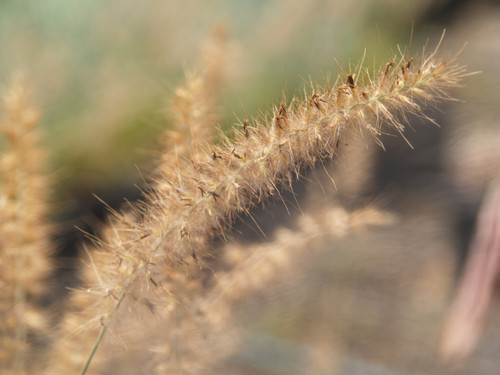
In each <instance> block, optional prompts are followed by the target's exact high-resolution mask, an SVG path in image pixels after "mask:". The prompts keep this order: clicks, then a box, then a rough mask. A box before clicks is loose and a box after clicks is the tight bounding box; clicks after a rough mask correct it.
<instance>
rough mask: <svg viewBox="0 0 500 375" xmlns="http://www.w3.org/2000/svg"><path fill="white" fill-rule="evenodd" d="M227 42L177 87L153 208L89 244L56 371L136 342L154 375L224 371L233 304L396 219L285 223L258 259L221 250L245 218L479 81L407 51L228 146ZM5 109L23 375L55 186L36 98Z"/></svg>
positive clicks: (247, 126)
mask: <svg viewBox="0 0 500 375" xmlns="http://www.w3.org/2000/svg"><path fill="white" fill-rule="evenodd" d="M224 43H225V42H224V35H223V33H222V32H221V31H218V32H216V33H215V34H214V36H213V38H212V39H211V40H210V41H209V43H208V48H207V49H206V50H205V53H204V55H203V57H202V58H201V61H202V62H201V68H200V69H199V72H198V73H195V74H191V75H188V77H187V82H186V84H185V86H183V87H181V88H179V89H178V90H176V92H175V98H174V101H173V112H174V116H173V117H174V120H175V124H176V125H175V126H174V127H173V129H171V130H169V131H167V132H166V133H165V135H164V138H163V139H164V142H163V145H164V146H165V148H166V149H165V150H163V151H162V154H161V157H160V158H159V161H158V165H157V167H156V169H155V171H154V173H153V174H152V176H151V177H150V178H149V181H148V182H149V188H148V191H147V192H146V193H145V195H144V198H143V200H142V201H141V202H139V203H137V204H130V205H129V206H128V207H127V208H125V209H124V210H123V211H120V212H118V211H113V210H112V211H111V214H110V218H109V224H108V225H107V226H106V227H105V228H104V229H103V230H102V234H101V235H100V237H99V238H94V239H93V243H92V244H91V245H87V246H86V247H84V252H83V254H84V256H83V259H84V260H83V262H82V267H81V269H80V276H81V279H82V286H81V288H80V289H79V290H76V291H74V292H73V293H72V295H71V297H70V298H69V301H68V303H67V307H66V311H65V315H64V319H63V320H62V322H61V324H60V327H59V330H58V332H57V333H56V334H55V335H54V336H53V345H52V348H51V352H50V354H49V355H48V364H47V366H46V368H45V373H46V374H54V375H57V374H74V373H81V374H84V373H86V374H91V373H96V374H97V373H102V372H104V371H105V369H106V366H107V365H109V364H108V363H107V360H108V359H109V358H112V357H113V356H119V355H120V354H117V353H119V352H120V351H122V352H123V350H125V349H124V348H126V350H129V352H127V354H126V355H125V356H122V357H120V358H122V359H123V358H124V357H126V356H127V355H129V353H130V352H133V353H136V355H137V356H138V357H140V358H141V360H143V361H145V362H146V363H147V365H148V370H147V372H148V373H174V374H177V373H179V374H180V373H182V374H198V373H202V372H204V371H207V370H208V369H210V368H212V366H216V365H217V363H218V361H220V360H221V359H222V358H224V357H225V356H226V355H228V354H229V353H230V348H231V346H232V343H233V340H237V334H235V335H233V334H232V327H231V325H230V324H228V322H230V318H231V305H232V302H233V301H234V300H236V299H239V298H242V297H244V296H245V294H246V293H249V292H251V291H252V290H256V289H258V288H263V287H264V286H265V285H266V284H267V283H269V282H270V280H271V279H272V277H273V275H274V274H275V273H276V270H278V269H282V268H286V267H287V265H288V264H289V263H290V261H291V260H292V259H293V257H294V256H295V254H296V253H298V252H300V250H301V249H304V248H307V247H308V245H309V244H311V243H314V242H317V241H321V240H322V239H324V238H325V237H327V236H343V235H345V234H347V233H348V232H349V231H351V230H353V229H356V228H358V227H362V226H364V225H367V224H370V223H375V224H377V223H382V222H383V221H384V220H386V219H387V216H385V215H384V214H383V213H381V212H380V211H378V210H375V209H372V208H365V209H360V210H359V211H357V212H352V213H349V212H347V211H346V210H344V209H342V208H339V207H333V208H331V209H324V210H323V211H322V212H321V213H320V214H319V216H317V217H316V218H313V217H311V216H308V215H304V216H302V217H300V218H299V219H298V222H299V224H298V228H299V229H298V231H297V232H296V233H293V232H291V231H289V230H287V229H282V230H280V231H279V232H278V233H277V234H276V237H275V239H274V241H272V242H271V243H270V244H266V245H263V246H259V247H256V248H252V249H245V250H244V251H243V250H242V249H241V248H239V247H238V246H237V245H231V244H229V245H227V246H226V247H224V248H223V249H220V248H219V250H216V249H217V247H216V246H214V243H215V242H216V241H217V240H220V239H225V238H226V232H227V231H229V230H230V229H231V225H232V223H233V222H234V220H235V219H236V218H238V217H239V216H241V215H248V216H249V217H250V218H251V217H252V212H251V210H252V209H253V208H254V207H255V206H257V205H259V204H262V203H263V202H265V201H266V200H268V199H269V198H271V197H272V196H277V197H281V195H280V194H281V192H282V191H284V190H286V189H293V187H292V184H293V182H294V181H295V180H296V179H300V178H301V177H303V176H302V174H303V173H304V171H305V170H307V169H309V168H315V167H317V166H320V165H321V164H322V163H324V162H325V161H327V160H330V159H332V158H333V157H334V156H335V155H336V153H337V150H338V148H339V147H340V146H341V145H342V144H344V143H345V142H346V141H348V138H349V137H352V136H354V137H356V136H359V134H360V133H364V134H369V135H370V136H372V137H373V139H374V140H375V142H377V143H379V144H381V142H380V139H379V137H380V135H382V134H383V133H384V132H386V131H390V132H394V133H396V134H399V135H402V136H403V133H404V130H405V119H406V116H408V115H409V114H413V115H417V116H421V117H424V118H425V114H423V113H422V108H421V106H420V105H421V104H422V103H425V104H435V103H436V102H438V101H440V100H445V99H450V98H449V96H448V95H447V94H446V90H447V89H448V88H450V87H455V86H457V85H459V83H460V80H461V78H462V77H463V76H464V70H463V69H462V68H461V67H459V66H457V65H455V64H454V63H453V61H443V60H440V59H439V58H438V56H437V53H436V52H433V53H431V54H429V55H428V56H422V57H420V58H412V57H409V56H405V55H401V56H399V58H397V59H394V61H390V62H388V63H387V64H385V65H384V66H383V67H381V68H380V69H379V70H378V71H375V72H373V73H371V74H370V72H368V71H366V70H365V69H364V68H362V67H359V68H357V69H355V70H353V71H350V72H348V74H342V75H341V76H340V77H339V78H338V79H337V81H336V82H335V84H333V85H332V86H326V87H320V86H314V85H311V88H310V90H309V91H308V92H307V93H306V94H305V95H304V96H303V97H302V98H298V97H297V98H293V99H292V100H290V101H287V100H285V99H283V100H282V101H281V104H280V105H279V107H276V108H275V109H274V111H273V114H272V115H271V116H269V117H268V118H263V119H260V120H252V121H249V120H244V121H243V122H241V123H240V124H239V126H237V127H236V128H235V129H234V130H233V132H232V133H231V134H230V135H228V136H223V137H222V139H221V140H220V142H219V143H218V144H214V142H213V138H212V137H213V129H214V125H215V122H216V119H217V109H216V108H217V96H218V95H217V93H218V92H219V90H220V89H221V88H222V86H223V66H224V65H223V62H224V56H225V53H224V52H225V44H224ZM5 103H6V116H5V120H4V122H3V124H4V125H3V126H2V130H3V131H4V133H5V134H6V135H7V138H8V140H9V141H10V143H11V148H10V150H9V151H7V152H6V153H5V154H4V156H3V158H2V164H1V168H2V172H3V175H5V176H6V177H7V178H4V179H3V181H4V182H3V185H2V193H1V195H0V209H1V210H2V222H0V230H1V231H2V232H1V234H2V239H1V241H2V242H1V246H2V247H1V251H2V257H3V258H4V259H6V260H5V261H2V267H5V270H4V269H2V274H3V276H2V283H5V285H6V288H5V289H6V290H8V293H6V294H5V295H4V296H2V301H1V307H0V308H1V309H2V313H3V314H4V315H5V316H7V317H8V318H9V319H10V320H5V321H6V322H8V324H7V325H6V327H5V328H2V329H5V331H6V332H7V335H4V336H5V337H6V338H5V339H4V341H3V342H2V347H1V350H2V351H0V353H1V355H2V356H3V358H9V359H12V361H13V362H14V363H11V362H7V364H6V369H9V370H11V369H14V370H13V371H14V372H13V373H16V374H21V373H24V372H25V369H19V368H17V367H16V366H17V363H24V359H23V358H25V356H26V353H27V349H26V348H25V345H26V344H27V340H26V335H27V332H28V331H30V330H33V329H35V328H38V327H35V325H36V324H35V323H37V322H38V323H37V324H39V325H40V326H42V324H41V323H40V322H41V321H42V320H37V319H32V318H31V317H32V316H34V315H30V314H28V310H29V303H28V301H29V298H28V297H31V296H32V295H33V296H36V295H38V294H39V293H40V292H41V291H43V290H44V289H43V283H42V282H41V280H42V279H43V277H44V276H45V275H46V272H47V269H48V263H47V251H46V249H47V243H46V241H47V227H46V224H45V223H44V221H43V216H44V215H45V212H46V205H45V203H43V202H44V199H45V198H43V197H44V194H45V190H46V185H45V180H44V178H42V177H40V174H39V173H40V168H41V165H40V161H41V160H43V158H42V157H40V155H39V153H40V151H38V148H37V146H36V144H37V142H38V138H37V135H36V131H35V130H34V128H33V125H34V123H35V119H36V116H35V115H34V113H33V112H32V111H31V110H30V109H29V108H28V107H27V105H26V103H25V93H24V90H23V89H22V88H19V87H18V88H15V89H13V90H12V91H11V93H10V94H9V95H7V96H6V100H5ZM383 126H385V127H383ZM384 129H385V130H384ZM403 138H404V136H403ZM3 218H7V219H6V220H4V219H3ZM16 249H17V250H16ZM221 264H223V265H224V269H223V270H220V269H218V268H217V265H221ZM28 269H30V270H31V269H32V271H29V272H28V271H27V270H28ZM13 270H17V271H16V272H12V271H13ZM16 275H17V276H16ZM19 275H20V276H21V279H19V278H18V276H19ZM9 288H10V289H9ZM2 289H4V288H2ZM11 322H12V323H11ZM158 327H159V328H158ZM158 330H161V334H159V335H155V336H153V337H152V335H151V332H157V331H158ZM9 340H10V341H9ZM7 350H11V351H12V352H9V353H7V352H6V351H7ZM4 351H5V352H4ZM4 353H5V354H4ZM132 357H134V356H132ZM134 358H135V357H134ZM122 363H126V360H122ZM6 371H7V370H6ZM6 373H7V372H6Z"/></svg>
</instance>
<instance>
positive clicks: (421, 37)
mask: <svg viewBox="0 0 500 375" xmlns="http://www.w3.org/2000/svg"><path fill="white" fill-rule="evenodd" d="M215 28H222V29H224V30H225V32H226V33H227V39H228V48H227V55H226V61H225V62H224V64H225V67H226V68H225V69H226V72H225V79H226V84H225V86H224V89H223V91H222V93H221V98H220V102H221V103H222V104H221V107H220V112H221V120H220V126H221V128H223V129H228V128H230V127H231V126H232V125H233V124H234V123H235V122H237V119H238V118H239V119H245V118H252V117H254V116H259V115H261V114H262V113H265V112H269V111H270V110H271V109H272V107H273V106H274V105H277V104H279V102H280V100H281V98H282V96H283V95H285V96H286V97H287V98H291V97H293V96H294V95H296V94H301V93H302V92H303V88H304V86H307V85H308V82H309V81H310V80H312V81H313V82H319V83H321V82H324V81H326V79H327V77H328V76H329V75H330V76H332V77H336V75H337V73H338V72H339V67H340V68H342V69H344V71H345V70H346V69H348V68H349V67H351V66H355V65H356V64H357V63H358V62H359V61H360V60H361V59H362V58H363V56H365V57H364V65H365V66H366V67H368V68H369V69H371V68H372V67H377V66H379V65H381V64H385V62H387V61H390V60H391V59H393V58H394V56H397V55H398V46H400V48H401V49H402V50H409V51H410V52H411V53H420V52H421V51H422V46H424V45H428V46H429V47H428V48H427V50H432V49H433V48H434V46H435V45H436V43H437V41H438V40H439V39H440V37H441V34H442V32H443V29H446V37H445V39H444V43H443V46H442V47H441V51H442V52H443V55H444V56H453V55H455V54H456V53H457V52H458V51H460V50H462V48H463V51H462V52H461V53H460V54H459V56H458V58H457V61H458V63H459V64H462V65H465V66H467V69H468V70H469V71H481V72H482V73H481V74H478V75H474V76H470V77H468V78H467V79H466V80H465V82H464V87H463V88H457V89H456V90H454V92H453V93H452V95H453V96H454V97H456V98H458V99H459V100H460V101H459V102H452V103H446V104H444V105H439V106H438V107H437V108H429V109H428V111H427V112H426V113H427V114H429V116H430V117H431V118H434V119H436V121H437V122H438V123H439V124H440V125H441V127H440V128H438V127H435V126H434V125H432V124H429V123H424V124H422V121H420V120H415V121H413V120H412V128H413V129H414V130H415V132H414V131H413V130H412V129H410V130H409V131H408V135H407V136H408V138H409V140H410V142H411V143H412V145H413V146H414V147H415V150H411V149H410V148H409V147H408V145H407V144H405V143H404V142H403V141H402V140H401V139H395V138H391V137H387V139H384V140H383V142H384V144H385V146H386V149H387V151H386V152H384V151H382V150H381V149H380V148H377V146H370V145H367V144H368V143H367V142H360V144H359V145H356V144H352V145H348V146H346V147H345V149H346V150H345V151H344V155H341V156H339V157H338V158H337V159H336V160H335V161H334V162H333V164H332V167H331V168H333V170H335V171H336V172H335V173H337V175H336V176H338V177H335V180H336V183H337V185H338V186H337V189H334V188H329V189H327V192H326V193H325V195H326V196H328V197H330V198H332V197H333V198H332V199H338V200H340V201H341V202H342V204H343V205H346V206H347V207H348V208H356V207H359V206H361V205H362V204H364V203H370V202H382V203H380V204H381V208H383V209H384V210H387V211H390V212H393V213H395V214H396V216H397V218H398V220H396V222H395V223H393V224H391V225H389V226H386V227H382V228H376V229H373V230H366V231H363V232H361V233H356V234H355V235H353V236H350V237H349V238H347V239H345V240H342V241H340V240H339V241H332V242H329V243H328V244H326V245H324V249H323V251H321V252H317V253H315V255H314V256H308V257H304V258H301V259H297V267H294V268H293V269H292V270H290V271H288V272H284V273H283V275H280V276H279V278H278V280H277V281H276V282H275V283H274V284H273V285H272V286H270V287H269V288H267V289H266V292H265V293H264V292H262V293H258V294H256V295H255V296H254V297H253V298H251V299H248V301H247V302H246V303H245V304H242V305H241V306H240V307H239V308H238V317H239V318H238V319H239V322H240V324H241V325H242V327H244V331H245V332H247V333H248V334H247V336H248V338H247V339H246V341H245V345H246V347H245V349H244V350H243V349H242V350H241V351H240V352H239V353H237V354H235V356H234V358H231V360H230V364H229V366H231V369H232V371H233V372H234V373H240V372H241V373H242V374H295V373H297V374H299V373H300V374H302V373H311V374H323V373H324V374H342V375H357V374H377V375H378V374H443V373H448V372H450V373H458V374H472V373H473V374H496V373H498V370H497V369H498V367H499V366H500V362H499V360H498V355H497V353H498V352H499V350H500V318H499V316H500V314H498V313H499V312H500V311H499V306H498V303H497V302H496V301H493V305H492V306H491V307H490V310H489V311H490V313H489V315H488V317H487V321H486V323H485V324H486V326H487V328H488V329H487V330H486V331H485V333H484V335H483V336H482V338H481V340H480V343H479V346H478V348H477V350H476V351H475V352H474V355H473V356H472V357H471V358H469V359H468V360H467V361H466V363H465V365H463V367H462V368H459V369H456V370H455V372H452V371H451V370H450V369H449V368H448V367H443V366H442V365H441V364H440V362H439V360H438V358H437V352H438V349H439V341H440V335H441V329H442V324H443V319H444V316H445V313H446V309H447V306H448V304H449V302H450V300H451V298H452V295H453V290H454V288H455V286H456V282H457V280H458V278H459V275H460V272H461V265H462V264H463V261H464V259H465V255H466V252H467V248H468V244H469V241H470V237H471V233H472V232H473V228H474V222H475V218H476V215H477V211H478V209H479V206H480V203H481V201H482V197H483V194H484V191H485V189H486V188H487V186H488V184H489V183H490V181H492V180H493V179H494V178H496V177H498V174H499V170H500V169H499V167H500V147H499V146H498V145H499V144H500V143H499V142H500V128H499V126H498V123H497V121H498V118H500V116H499V115H500V106H499V105H498V91H499V90H500V75H499V74H498V67H499V64H498V61H500V37H499V36H500V7H499V3H498V2H497V1H493V0H491V1H486V0H483V1H472V0H440V1H406V2H403V1H396V0H382V1H380V0H359V1H356V2H346V1H340V0H330V1H328V0H309V1H300V0H288V1H286V0H272V1H262V0H255V1H245V0H183V1H180V0H179V1H177V0H169V1H160V0H152V1H148V2H147V3H144V2H137V1H132V0H120V1H118V0H109V1H106V2H98V1H86V2H81V1H71V0H69V1H68V0H46V1H43V2H39V1H28V0H24V1H15V0H2V1H1V2H0V46H1V55H0V82H2V83H3V84H7V83H8V82H9V79H10V77H11V76H12V75H13V74H17V73H18V72H21V73H22V74H23V75H24V76H25V77H26V81H27V82H28V83H29V85H30V86H31V90H32V92H33V96H34V101H35V103H36V105H37V106H38V108H40V111H41V114H42V120H41V126H42V127H43V129H44V131H45V134H46V137H45V145H46V147H47V149H48V150H49V152H50V154H51V155H52V156H51V165H50V171H51V173H52V174H53V176H54V179H55V181H56V186H55V188H54V201H55V204H56V206H57V210H56V214H55V217H56V220H57V221H58V222H60V228H61V229H60V230H59V233H58V235H57V241H58V244H59V245H58V246H59V249H60V251H61V254H62V255H63V256H69V255H72V254H74V253H75V251H76V250H75V242H78V241H79V240H81V238H82V237H83V236H82V235H81V234H78V231H76V230H74V229H73V227H74V225H78V226H79V227H83V228H88V227H95V226H97V225H98V223H99V221H100V220H101V218H102V216H103V209H102V205H101V204H100V203H99V202H97V201H96V200H95V199H94V198H93V197H92V194H97V195H99V196H100V197H102V198H103V199H104V200H105V201H107V202H109V203H110V204H111V205H114V206H116V205H118V204H119V203H120V202H122V201H123V199H124V198H128V199H132V200H133V199H136V198H137V197H138V196H139V193H138V190H137V189H136V188H135V187H134V184H138V185H143V182H142V178H141V173H140V172H139V171H147V170H148V168H150V167H151V163H152V160H154V157H155V152H154V151H155V150H158V149H159V144H158V136H159V134H161V132H162V130H163V129H164V128H165V127H169V126H170V123H171V118H170V117H169V108H170V104H169V103H170V100H171V99H172V96H173V90H174V89H175V87H176V86H178V85H180V84H182V82H183V80H184V77H185V73H186V72H187V71H189V70H190V69H191V68H193V67H196V66H197V63H199V61H198V60H197V59H198V56H199V54H200V49H201V48H202V46H203V43H204V42H205V41H206V40H207V38H208V37H209V36H210V34H211V33H212V31H213V30H214V29H215ZM320 179H321V178H320ZM313 185H314V184H313ZM325 185H328V183H325ZM323 188H324V186H322V189H323ZM308 189H310V190H312V191H313V192H312V193H311V194H312V195H313V196H314V194H316V193H315V192H314V191H315V190H314V189H315V188H314V187H310V188H309V187H305V188H304V191H308ZM304 194H306V193H304ZM279 210H280V208H279V207H277V208H276V211H279ZM268 214H269V213H267V215H268ZM262 216H263V217H264V218H263V219H262V220H265V216H266V212H263V213H262ZM277 216H279V215H278V214H275V215H274V216H273V217H277ZM282 225H284V226H286V225H289V224H288V223H287V219H284V221H283V224H282ZM259 240H261V239H259ZM62 264H65V263H62ZM299 265H300V267H299ZM313 364H314V365H315V366H316V367H315V366H313Z"/></svg>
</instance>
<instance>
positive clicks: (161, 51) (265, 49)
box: [0, 0, 427, 190]
mask: <svg viewBox="0 0 500 375" xmlns="http://www.w3.org/2000/svg"><path fill="white" fill-rule="evenodd" d="M426 6H427V3H426V2H422V3H421V4H417V3H415V2H408V3H407V2H404V3H403V2H398V1H390V0H385V1H375V0H363V1H359V2H355V3H354V2H353V3H350V2H343V1H320V0H313V1H309V2H302V1H298V0H296V1H284V0H274V1H245V0H238V1H234V0H210V1H201V0H187V1H180V0H179V1H176V0H169V1H160V0H153V1H148V2H147V3H143V2H137V1H132V0H120V1H118V0H111V1H106V2H101V1H76V0H46V1H43V2H40V1H14V0H10V1H5V0H4V1H2V2H0V45H1V46H2V54H1V58H0V80H1V82H3V83H5V82H8V79H9V76H10V75H12V74H13V73H15V72H19V71H20V72H22V73H23V74H24V75H25V76H26V77H27V81H28V82H29V83H30V84H31V85H32V91H33V92H34V95H35V98H36V103H37V104H38V106H39V107H40V109H41V112H42V123H43V126H44V127H45V129H46V132H47V137H46V141H47V145H48V148H49V149H50V150H51V153H52V154H53V169H54V170H56V171H62V175H63V178H62V181H61V182H63V183H62V184H61V186H64V185H69V186H79V187H82V186H88V188H89V189H90V190H93V189H96V187H97V186H105V185H106V184H108V183H117V182H119V181H123V182H125V181H128V183H129V182H130V180H131V179H132V180H134V178H135V179H137V178H138V177H139V175H138V173H137V172H136V171H135V168H136V165H139V168H141V166H144V165H146V164H147V163H148V160H149V159H150V157H151V154H150V153H147V152H142V150H147V149H154V148H156V147H157V146H156V145H157V138H158V135H159V134H160V132H161V129H162V128H163V127H165V126H169V118H168V116H165V112H166V111H165V108H168V101H169V98H170V97H171V93H172V91H173V89H174V88H175V87H176V86H177V85H179V84H181V83H182V80H183V72H184V71H185V70H186V69H190V68H192V67H196V64H197V55H198V52H199V49H200V46H201V45H202V44H203V42H204V41H205V40H206V39H207V37H208V35H209V34H210V30H211V29H213V28H214V27H215V26H216V25H220V24H222V25H224V26H225V27H226V28H227V29H228V34H229V40H230V43H231V46H232V47H233V48H234V49H233V50H232V51H236V53H235V54H228V60H229V61H227V67H228V68H227V69H228V71H229V74H228V82H227V85H226V87H225V88H224V91H223V93H222V104H223V107H222V108H221V111H222V120H221V126H222V127H223V128H228V127H229V126H230V125H232V124H233V123H234V122H235V121H236V117H238V118H240V119H243V118H248V117H252V116H256V115H259V113H260V112H268V111H269V110H270V109H271V108H272V106H273V105H276V104H277V103H279V101H280V100H281V97H282V95H283V94H285V95H286V97H287V98H290V97H292V96H293V95H295V94H297V93H300V92H301V91H302V89H303V87H304V86H307V84H308V82H309V79H312V81H316V82H323V81H324V80H325V77H326V76H327V75H328V74H331V75H332V76H333V77H335V76H336V70H337V67H338V65H342V66H346V63H349V62H350V61H353V62H357V61H359V60H360V58H361V57H362V55H363V53H364V51H365V49H366V56H367V57H366V59H365V63H366V64H367V66H371V65H373V64H374V60H379V59H380V58H381V57H382V56H380V52H379V51H387V50H388V46H390V47H389V49H391V48H392V47H394V45H395V43H400V44H402V45H406V44H408V41H409V37H410V33H411V27H412V26H411V24H412V19H415V18H416V17H418V16H419V14H420V13H421V12H422V11H423V10H425V8H426ZM388 19H390V20H391V21H390V22H387V20H388ZM395 52H396V51H395ZM235 56H236V59H235V58H234V57H235ZM383 57H384V58H387V57H388V56H383Z"/></svg>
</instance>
